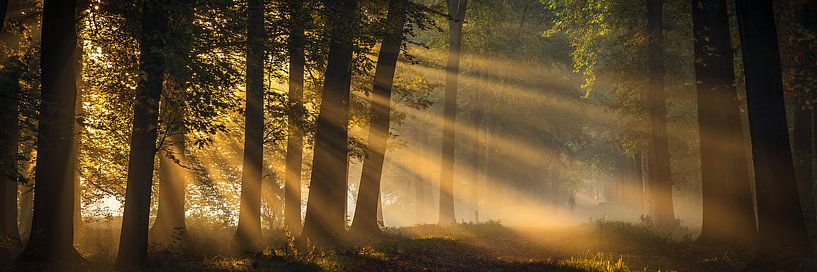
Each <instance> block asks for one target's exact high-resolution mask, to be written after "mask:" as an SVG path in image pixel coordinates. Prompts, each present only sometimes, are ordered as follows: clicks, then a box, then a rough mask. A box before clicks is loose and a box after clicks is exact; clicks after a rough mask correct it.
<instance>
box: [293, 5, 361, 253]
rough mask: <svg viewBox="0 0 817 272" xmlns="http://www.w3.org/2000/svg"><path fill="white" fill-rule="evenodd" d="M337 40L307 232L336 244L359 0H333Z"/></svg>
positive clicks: (342, 216) (341, 221) (342, 213)
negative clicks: (356, 12)
mask: <svg viewBox="0 0 817 272" xmlns="http://www.w3.org/2000/svg"><path fill="white" fill-rule="evenodd" d="M326 4H327V5H328V7H329V9H328V10H329V12H330V23H331V24H330V25H331V42H330V44H329V58H328V61H327V64H326V73H325V75H326V76H325V77H326V79H325V82H324V87H323V96H322V98H321V105H320V113H319V114H318V123H317V132H316V134H315V149H314V150H315V151H314V156H313V160H312V175H311V176H312V183H311V184H310V189H309V200H308V202H307V207H306V217H305V218H304V231H303V235H304V236H306V237H308V238H309V239H310V240H312V241H315V242H318V243H331V242H334V241H335V240H337V238H338V236H339V235H340V234H341V233H342V232H343V231H344V230H345V229H346V226H345V225H346V195H347V191H348V188H347V181H346V179H347V176H346V174H347V167H348V164H349V161H348V160H347V158H348V155H349V149H348V133H349V131H348V127H349V96H350V84H351V81H352V49H353V48H352V33H354V31H353V29H354V28H356V27H357V17H356V16H355V10H356V9H357V1H356V0H337V1H327V3H326Z"/></svg>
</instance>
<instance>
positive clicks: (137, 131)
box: [35, 0, 168, 265]
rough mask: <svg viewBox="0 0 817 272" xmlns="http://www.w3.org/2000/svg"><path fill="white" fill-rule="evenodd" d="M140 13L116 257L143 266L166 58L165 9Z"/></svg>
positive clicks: (156, 5)
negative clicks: (136, 78)
mask: <svg viewBox="0 0 817 272" xmlns="http://www.w3.org/2000/svg"><path fill="white" fill-rule="evenodd" d="M142 12H143V13H142V34H141V44H140V62H139V70H141V71H142V74H143V75H144V76H141V77H140V79H139V82H138V83H137V84H138V85H137V90H136V104H135V105H134V108H133V132H132V133H131V143H130V158H129V161H128V183H127V188H126V192H125V208H124V212H123V216H122V233H121V235H120V240H119V256H118V260H117V261H118V262H119V263H120V264H126V265H142V264H145V262H146V261H147V249H148V220H149V216H150V197H151V186H152V184H153V167H154V165H153V163H154V158H155V156H156V137H157V127H158V122H159V100H160V99H161V96H162V83H163V81H164V71H165V59H164V57H163V55H162V54H161V53H160V52H159V51H160V50H164V49H165V44H164V38H165V37H164V36H165V34H166V33H167V25H168V14H167V9H166V7H165V6H164V5H163V4H162V2H161V1H156V0H146V1H145V2H144V6H143V11H142ZM35 201H36V198H35Z"/></svg>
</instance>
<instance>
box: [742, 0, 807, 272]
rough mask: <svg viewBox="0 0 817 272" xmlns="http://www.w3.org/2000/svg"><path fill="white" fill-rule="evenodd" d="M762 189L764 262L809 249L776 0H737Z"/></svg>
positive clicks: (754, 150)
mask: <svg viewBox="0 0 817 272" xmlns="http://www.w3.org/2000/svg"><path fill="white" fill-rule="evenodd" d="M735 5H736V10H737V15H738V26H739V29H740V38H741V48H742V51H743V67H744V73H745V77H746V93H747V102H748V111H749V128H750V132H751V137H752V153H753V157H754V165H755V184H756V185H755V188H756V192H757V217H758V238H759V246H758V255H757V256H756V260H757V262H759V263H772V264H774V263H775V262H778V261H781V260H783V259H787V258H789V257H795V258H796V257H799V256H803V254H805V253H806V252H808V251H809V243H808V239H807V238H808V237H807V234H806V227H805V223H804V221H803V214H802V210H801V207H800V196H799V194H798V190H797V181H796V179H795V173H794V166H793V164H792V155H791V149H790V146H789V135H788V126H787V125H786V124H787V122H786V112H785V105H784V101H783V83H782V79H781V68H780V55H779V51H778V41H777V29H776V27H775V22H774V13H773V8H772V1H771V0H758V1H736V2H735Z"/></svg>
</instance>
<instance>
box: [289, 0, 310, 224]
mask: <svg viewBox="0 0 817 272" xmlns="http://www.w3.org/2000/svg"><path fill="white" fill-rule="evenodd" d="M287 5H288V7H289V12H290V23H291V25H290V34H289V40H288V47H289V103H290V107H291V111H290V113H289V116H288V119H287V122H288V131H289V138H287V151H286V158H285V161H286V183H285V184H284V198H285V200H284V217H285V218H284V221H285V224H286V227H287V229H288V230H289V231H290V232H291V233H293V234H296V235H297V234H299V233H300V231H301V227H302V226H301V171H302V163H303V162H302V160H303V153H304V151H303V141H304V140H303V132H302V131H301V120H302V115H303V112H304V105H303V92H304V68H305V67H304V66H305V56H304V43H305V38H304V24H305V22H306V20H307V16H308V14H307V12H306V11H305V8H304V6H303V2H302V1H301V0H289V1H287Z"/></svg>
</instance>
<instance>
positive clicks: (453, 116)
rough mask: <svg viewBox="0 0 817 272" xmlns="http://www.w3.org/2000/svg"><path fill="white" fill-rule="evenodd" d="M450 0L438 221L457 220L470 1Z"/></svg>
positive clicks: (443, 222)
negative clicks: (460, 97) (460, 99)
mask: <svg viewBox="0 0 817 272" xmlns="http://www.w3.org/2000/svg"><path fill="white" fill-rule="evenodd" d="M447 3H448V16H450V18H449V19H448V63H447V64H446V67H445V72H446V73H445V98H444V101H445V102H444V105H443V120H444V121H443V147H442V160H441V164H442V165H441V168H440V212H439V213H440V217H439V222H438V224H440V225H449V224H454V223H456V222H457V219H456V217H455V215H454V160H455V158H454V152H455V146H456V131H455V128H456V123H457V91H458V90H457V88H458V87H457V83H458V79H457V78H458V74H459V69H460V48H461V47H462V23H463V20H464V19H465V11H466V8H467V6H468V1H467V0H447Z"/></svg>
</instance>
